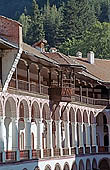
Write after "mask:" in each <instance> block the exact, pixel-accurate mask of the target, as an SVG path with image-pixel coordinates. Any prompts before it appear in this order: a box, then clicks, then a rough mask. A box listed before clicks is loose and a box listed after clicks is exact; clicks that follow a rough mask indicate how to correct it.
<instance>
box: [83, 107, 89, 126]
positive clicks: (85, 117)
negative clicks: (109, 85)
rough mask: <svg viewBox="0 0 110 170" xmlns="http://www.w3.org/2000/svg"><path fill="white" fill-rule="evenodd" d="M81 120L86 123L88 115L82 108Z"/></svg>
mask: <svg viewBox="0 0 110 170" xmlns="http://www.w3.org/2000/svg"><path fill="white" fill-rule="evenodd" d="M83 122H84V123H88V115H87V112H86V110H84V112H83Z"/></svg>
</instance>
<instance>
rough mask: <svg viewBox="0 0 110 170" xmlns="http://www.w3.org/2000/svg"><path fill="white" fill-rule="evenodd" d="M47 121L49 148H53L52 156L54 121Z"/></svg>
mask: <svg viewBox="0 0 110 170" xmlns="http://www.w3.org/2000/svg"><path fill="white" fill-rule="evenodd" d="M46 122H47V149H51V156H53V147H52V121H51V120H46Z"/></svg>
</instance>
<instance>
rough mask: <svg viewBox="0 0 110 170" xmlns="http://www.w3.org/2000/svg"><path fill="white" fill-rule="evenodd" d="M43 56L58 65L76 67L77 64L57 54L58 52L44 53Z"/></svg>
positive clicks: (67, 57)
mask: <svg viewBox="0 0 110 170" xmlns="http://www.w3.org/2000/svg"><path fill="white" fill-rule="evenodd" d="M43 54H44V55H45V56H47V57H49V58H51V59H53V60H55V61H56V62H58V63H59V64H60V65H78V62H76V61H75V60H73V59H72V58H71V57H69V56H66V55H64V54H62V53H59V52H53V53H50V52H45V53H43Z"/></svg>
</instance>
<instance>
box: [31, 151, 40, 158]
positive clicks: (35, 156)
mask: <svg viewBox="0 0 110 170" xmlns="http://www.w3.org/2000/svg"><path fill="white" fill-rule="evenodd" d="M32 158H33V159H36V158H41V150H40V149H39V150H32Z"/></svg>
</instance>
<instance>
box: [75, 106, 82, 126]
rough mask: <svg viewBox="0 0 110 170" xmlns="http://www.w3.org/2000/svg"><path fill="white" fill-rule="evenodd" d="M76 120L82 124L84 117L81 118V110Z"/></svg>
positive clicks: (78, 111) (77, 113)
mask: <svg viewBox="0 0 110 170" xmlns="http://www.w3.org/2000/svg"><path fill="white" fill-rule="evenodd" d="M76 118H77V122H80V123H82V116H81V111H80V109H78V110H77V112H76Z"/></svg>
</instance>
